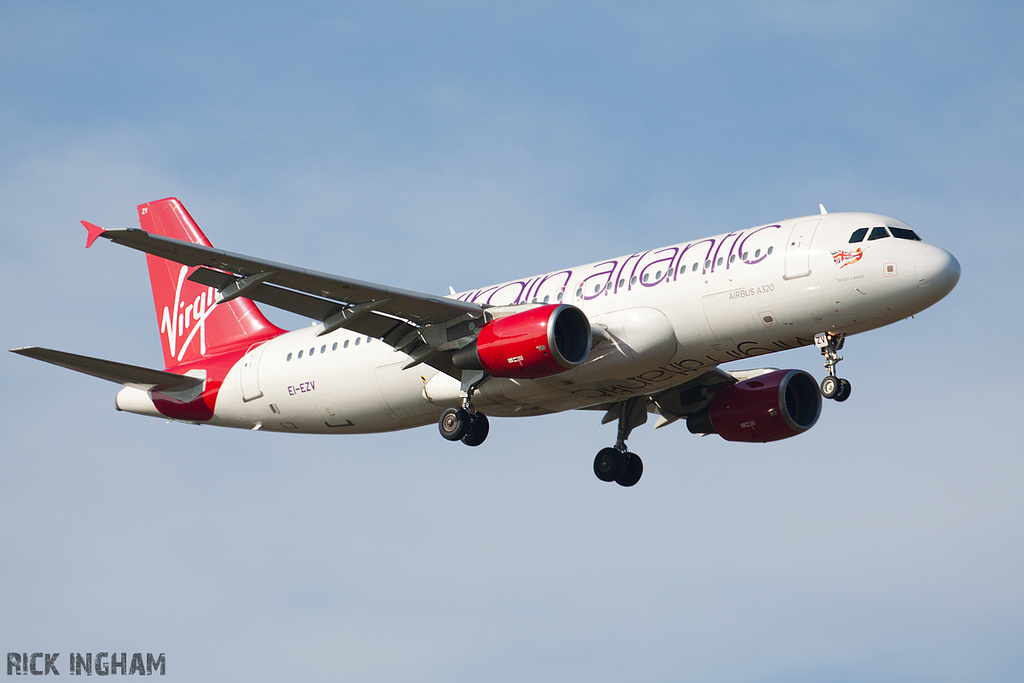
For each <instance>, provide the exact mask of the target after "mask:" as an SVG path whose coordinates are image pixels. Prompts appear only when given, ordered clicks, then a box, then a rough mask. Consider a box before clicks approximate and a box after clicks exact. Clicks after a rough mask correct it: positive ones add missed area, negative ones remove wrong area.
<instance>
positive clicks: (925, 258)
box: [914, 244, 960, 299]
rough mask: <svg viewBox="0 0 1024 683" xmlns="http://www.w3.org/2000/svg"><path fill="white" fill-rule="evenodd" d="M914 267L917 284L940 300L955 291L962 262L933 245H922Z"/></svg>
mask: <svg viewBox="0 0 1024 683" xmlns="http://www.w3.org/2000/svg"><path fill="white" fill-rule="evenodd" d="M914 266H915V268H916V269H917V284H918V285H920V287H921V288H922V289H927V290H928V293H929V294H933V295H937V296H938V298H939V299H941V298H942V297H944V296H946V295H947V294H949V293H950V292H951V291H953V288H954V287H956V283H957V282H959V281H960V262H959V261H957V260H956V258H954V257H953V255H952V254H950V253H949V252H948V251H946V250H945V249H941V248H939V247H936V246H934V245H931V244H925V245H922V247H921V250H920V251H918V252H917V259H916V260H915V263H914Z"/></svg>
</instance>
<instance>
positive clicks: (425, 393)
mask: <svg viewBox="0 0 1024 683" xmlns="http://www.w3.org/2000/svg"><path fill="white" fill-rule="evenodd" d="M877 226H890V227H897V228H906V226H905V225H904V224H903V223H902V222H900V221H896V220H894V219H892V218H888V217H885V216H880V215H877V214H864V213H843V214H827V215H820V216H808V217H803V218H797V219H791V220H785V221H782V222H780V223H773V224H770V225H765V226H760V227H757V228H752V229H749V230H744V231H739V232H734V233H728V234H725V235H717V236H714V237H708V238H703V239H701V240H697V241H693V242H685V243H681V244H677V245H673V246H670V247H664V248H661V249H652V250H650V251H646V252H640V253H636V254H629V255H626V256H621V257H618V258H615V259H608V260H606V261H601V262H597V263H591V264H587V265H583V266H578V267H574V268H568V269H565V270H561V271H556V272H553V273H547V274H544V275H540V276H537V277H533V278H529V279H527V280H520V281H514V282H507V283H503V284H500V285H495V286H491V287H488V288H484V289H480V290H474V291H470V292H463V293H462V294H459V295H458V296H457V298H458V299H461V300H464V301H474V302H477V303H481V304H487V305H492V306H499V305H500V306H508V305H523V306H529V305H531V304H543V303H568V304H572V305H574V306H577V307H579V308H580V309H582V310H583V311H584V312H585V313H586V315H587V317H588V318H589V319H590V321H591V323H592V324H593V325H594V326H595V328H596V329H597V330H599V331H603V332H604V334H603V335H599V336H596V337H595V345H594V348H593V350H592V351H591V353H590V355H589V356H588V358H587V360H586V361H585V362H583V363H582V364H580V365H579V366H577V367H575V368H573V369H571V370H567V371H566V372H563V373H560V374H557V375H554V376H551V377H547V378H543V379H534V380H513V379H498V378H492V379H489V380H488V381H487V382H485V383H484V384H483V385H482V386H481V387H480V389H479V391H478V392H477V393H476V395H475V397H474V403H475V405H476V407H477V408H478V409H479V410H481V411H482V412H484V413H485V414H487V415H490V416H499V417H500V416H525V415H537V414H542V413H550V412H557V411H561V410H571V409H577V408H585V407H588V406H593V405H600V404H607V403H610V402H614V401H620V400H623V399H625V398H628V397H631V396H639V395H649V394H654V393H658V392H661V391H664V390H666V389H669V388H671V387H673V386H676V385H679V384H683V383H684V382H686V381H688V380H690V379H692V378H694V377H696V376H698V375H699V374H701V373H703V372H706V371H707V370H708V368H710V367H714V366H717V365H720V364H722V363H727V362H730V361H735V360H739V359H743V358H749V357H753V356H759V355H763V354H767V353H772V352H775V351H781V350H785V349H790V348H796V347H798V346H804V345H808V344H811V343H813V339H814V335H815V334H816V333H819V332H825V331H829V332H835V333H845V334H856V333H859V332H864V331H866V330H870V329H874V328H877V327H881V326H883V325H887V324H890V323H893V322H896V321H898V320H901V319H903V318H906V317H908V316H910V315H913V314H915V313H917V312H919V311H921V310H923V309H924V308H927V307H928V306H930V305H932V304H933V303H935V302H936V301H938V300H939V299H941V298H942V297H943V296H945V295H946V294H947V293H948V292H949V290H950V289H951V288H952V286H953V285H954V284H955V283H956V277H958V275H959V265H958V264H956V260H955V259H953V258H952V256H950V255H949V254H948V253H947V252H946V251H944V250H942V249H940V248H939V247H936V246H933V245H930V244H926V243H924V242H921V241H916V240H912V239H905V238H902V239H901V238H897V237H893V236H887V237H885V238H882V239H875V240H871V241H867V240H865V241H861V242H859V243H855V244H851V243H850V237H851V234H852V233H854V231H855V230H857V229H858V228H874V227H877ZM858 250H859V251H858ZM954 267H955V272H956V276H953V275H952V271H953V269H954ZM319 329H320V326H319V325H314V326H311V327H307V328H305V329H300V330H296V331H293V332H289V333H287V334H284V335H281V336H279V337H276V338H274V339H272V340H270V341H268V342H266V343H265V344H263V345H261V346H259V347H257V348H256V349H254V350H252V351H250V353H249V355H247V356H246V357H245V358H243V359H242V361H240V362H239V363H237V364H236V365H235V366H234V367H233V368H232V369H231V371H230V372H229V374H228V375H227V377H226V379H225V381H224V384H223V385H222V387H221V389H220V392H219V395H218V399H217V403H216V409H215V414H214V417H213V419H211V420H210V421H209V424H215V425H222V426H230V427H240V428H248V429H253V428H261V429H265V430H272V431H297V432H314V433H360V432H379V431H390V430H396V429H404V428H408V427H415V426H419V425H425V424H429V423H432V422H436V420H437V419H438V416H439V415H440V413H441V411H442V410H444V409H445V408H447V407H450V406H453V405H457V404H458V403H459V402H460V401H461V393H460V383H459V381H458V380H456V379H454V378H452V377H450V376H449V375H447V374H444V373H441V372H439V371H437V370H435V369H434V368H432V367H430V366H429V365H426V364H421V365H417V366H415V367H412V368H410V369H407V370H403V369H402V367H403V365H405V364H406V363H408V361H409V356H407V355H405V354H403V353H399V352H396V351H395V350H394V349H392V348H391V347H390V346H388V345H386V344H384V343H383V342H381V341H379V340H377V339H371V338H368V337H366V336H357V335H355V334H354V333H352V332H349V331H347V330H344V329H341V330H337V331H335V332H332V333H330V334H326V335H323V336H320V337H317V336H316V333H317V332H318V331H319ZM125 391H129V392H130V391H133V390H127V389H126V390H125ZM121 402H122V401H121V399H120V397H119V404H120V403H121ZM125 403H126V404H127V403H129V402H128V401H125ZM127 409H129V410H131V409H132V408H131V407H128V408H127ZM140 412H148V411H140Z"/></svg>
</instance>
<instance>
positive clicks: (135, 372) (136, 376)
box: [11, 346, 203, 391]
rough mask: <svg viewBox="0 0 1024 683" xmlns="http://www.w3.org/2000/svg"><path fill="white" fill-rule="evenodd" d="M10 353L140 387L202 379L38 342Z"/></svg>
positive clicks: (182, 385)
mask: <svg viewBox="0 0 1024 683" xmlns="http://www.w3.org/2000/svg"><path fill="white" fill-rule="evenodd" d="M11 353H17V354H19V355H22V356H28V357H29V358H35V359H36V360H41V361H45V362H47V363H52V364H53V365H59V366H60V367H62V368H67V369H69V370H74V371H76V372H81V373H85V374H86V375H92V376H93V377H99V378H100V379H105V380H107V381H108V382H114V383H116V384H123V385H125V386H129V387H135V388H136V389H142V390H143V391H149V390H158V391H182V390H185V389H192V388H194V387H197V386H199V385H201V384H202V383H203V380H202V379H200V378H198V377H186V376H184V375H176V374H174V373H173V372H164V371H163V370H152V369H150V368H142V367H139V366H137V365H127V364H125V363H116V362H114V361H111V360H102V359H100V358H90V357H89V356H79V355H76V354H74V353H65V352H64V351H54V350H53V349H43V348H40V347H38V346H26V347H23V348H20V349H11Z"/></svg>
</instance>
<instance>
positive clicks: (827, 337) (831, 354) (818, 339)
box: [814, 332, 850, 403]
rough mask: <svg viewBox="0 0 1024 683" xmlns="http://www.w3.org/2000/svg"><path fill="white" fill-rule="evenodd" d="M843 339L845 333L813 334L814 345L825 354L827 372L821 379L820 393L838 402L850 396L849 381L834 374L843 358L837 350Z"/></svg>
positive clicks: (841, 346)
mask: <svg viewBox="0 0 1024 683" xmlns="http://www.w3.org/2000/svg"><path fill="white" fill-rule="evenodd" d="M844 341H846V335H845V334H832V333H831V332H819V333H818V334H816V335H814V345H815V346H817V347H818V348H819V349H821V355H823V356H825V370H826V371H827V372H828V375H827V376H826V377H825V379H823V380H821V395H822V396H824V397H825V398H831V399H833V400H835V401H838V402H839V403H842V402H843V401H845V400H846V399H848V398H850V383H849V382H848V381H847V380H845V379H842V378H840V377H837V376H836V365H838V364H839V361H841V360H842V359H843V357H842V356H840V355H839V350H840V349H842V348H843V342H844Z"/></svg>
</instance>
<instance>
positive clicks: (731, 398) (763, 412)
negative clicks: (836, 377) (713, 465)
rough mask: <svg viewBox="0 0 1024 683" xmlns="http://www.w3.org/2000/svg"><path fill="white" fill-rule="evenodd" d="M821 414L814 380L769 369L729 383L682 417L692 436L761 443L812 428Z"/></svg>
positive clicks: (801, 373)
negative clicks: (715, 435) (711, 436)
mask: <svg viewBox="0 0 1024 683" xmlns="http://www.w3.org/2000/svg"><path fill="white" fill-rule="evenodd" d="M820 414H821V393H820V392H819V391H818V383H817V381H816V380H815V379H814V378H813V377H812V376H811V375H810V374H808V373H806V372H804V371H803V370H775V371H774V372H769V373H767V374H764V375H759V376H757V377H754V378H752V379H748V380H744V381H742V382H736V383H735V384H730V385H728V386H726V387H724V388H722V389H719V390H718V391H717V392H715V395H714V397H713V398H712V399H711V402H710V403H709V404H708V405H707V406H706V407H704V408H702V409H701V410H698V411H697V412H696V413H692V414H691V415H690V416H689V417H687V418H686V427H687V429H689V430H690V431H691V432H692V433H694V434H718V435H719V436H721V437H722V438H723V439H725V440H726V441H747V442H756V443H763V442H766V441H778V440H779V439H788V438H789V437H791V436H796V435H797V434H802V433H803V432H806V431H807V430H808V429H810V428H811V427H813V426H814V424H815V423H816V422H817V421H818V416H819V415H820Z"/></svg>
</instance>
